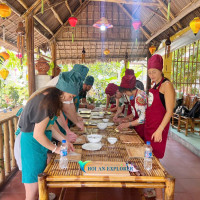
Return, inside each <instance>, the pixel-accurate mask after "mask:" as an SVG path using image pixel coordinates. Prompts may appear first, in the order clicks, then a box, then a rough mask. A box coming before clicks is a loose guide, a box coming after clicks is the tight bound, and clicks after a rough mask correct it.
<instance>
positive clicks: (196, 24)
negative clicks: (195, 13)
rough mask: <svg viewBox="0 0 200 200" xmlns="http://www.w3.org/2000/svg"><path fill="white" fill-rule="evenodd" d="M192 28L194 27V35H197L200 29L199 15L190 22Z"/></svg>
mask: <svg viewBox="0 0 200 200" xmlns="http://www.w3.org/2000/svg"><path fill="white" fill-rule="evenodd" d="M190 28H191V29H192V31H193V33H194V35H197V33H198V32H199V29H200V19H199V17H195V18H194V19H193V20H192V21H191V22H190Z"/></svg>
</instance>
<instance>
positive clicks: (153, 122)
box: [144, 78, 170, 158]
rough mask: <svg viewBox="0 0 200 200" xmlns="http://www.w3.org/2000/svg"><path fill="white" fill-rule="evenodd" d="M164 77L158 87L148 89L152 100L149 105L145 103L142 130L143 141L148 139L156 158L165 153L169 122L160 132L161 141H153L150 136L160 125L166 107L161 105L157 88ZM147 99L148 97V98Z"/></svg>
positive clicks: (161, 156)
mask: <svg viewBox="0 0 200 200" xmlns="http://www.w3.org/2000/svg"><path fill="white" fill-rule="evenodd" d="M163 80H164V78H163V79H162V80H161V83H160V85H159V87H158V89H156V88H155V89H154V88H152V89H150V90H149V94H152V95H153V102H152V105H151V106H148V103H147V109H146V120H145V131H144V137H145V142H146V141H150V142H151V146H152V148H153V153H154V155H155V156H156V157H157V158H163V156H164V153H165V147H166V142H167V135H168V132H169V125H170V122H169V123H168V124H167V125H166V126H165V128H164V130H163V132H162V142H154V141H153V140H151V136H152V135H153V133H154V132H155V131H156V130H157V128H158V127H159V126H160V124H161V122H162V120H163V118H164V116H165V113H166V109H165V107H164V106H163V104H162V102H161V100H160V96H159V89H160V86H161V85H162V82H163ZM148 101H149V99H148Z"/></svg>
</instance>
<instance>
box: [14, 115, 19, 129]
mask: <svg viewBox="0 0 200 200" xmlns="http://www.w3.org/2000/svg"><path fill="white" fill-rule="evenodd" d="M17 124H18V118H17V117H14V127H15V132H16V131H17Z"/></svg>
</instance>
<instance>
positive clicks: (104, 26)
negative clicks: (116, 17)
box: [93, 17, 113, 31]
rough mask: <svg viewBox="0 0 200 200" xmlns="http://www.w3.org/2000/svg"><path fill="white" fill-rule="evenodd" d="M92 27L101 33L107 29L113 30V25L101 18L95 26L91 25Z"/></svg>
mask: <svg viewBox="0 0 200 200" xmlns="http://www.w3.org/2000/svg"><path fill="white" fill-rule="evenodd" d="M93 27H95V28H99V29H100V30H101V31H105V30H106V29H107V28H113V25H112V24H110V23H109V22H108V20H107V19H106V18H105V17H102V18H101V19H100V20H98V21H97V22H96V23H95V24H93Z"/></svg>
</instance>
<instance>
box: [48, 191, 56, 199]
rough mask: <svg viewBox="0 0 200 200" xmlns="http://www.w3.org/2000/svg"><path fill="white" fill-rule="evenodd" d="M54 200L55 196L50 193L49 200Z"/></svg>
mask: <svg viewBox="0 0 200 200" xmlns="http://www.w3.org/2000/svg"><path fill="white" fill-rule="evenodd" d="M55 198H56V195H55V194H54V193H52V192H50V193H49V200H54V199H55Z"/></svg>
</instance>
